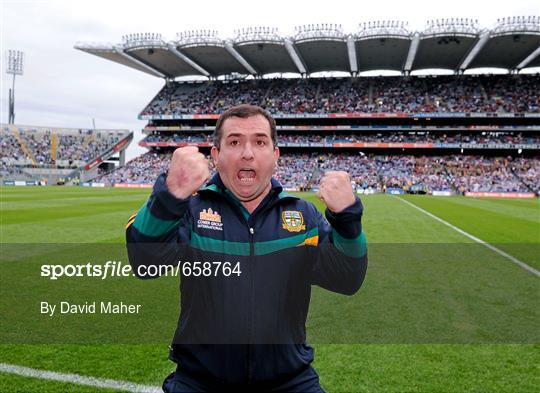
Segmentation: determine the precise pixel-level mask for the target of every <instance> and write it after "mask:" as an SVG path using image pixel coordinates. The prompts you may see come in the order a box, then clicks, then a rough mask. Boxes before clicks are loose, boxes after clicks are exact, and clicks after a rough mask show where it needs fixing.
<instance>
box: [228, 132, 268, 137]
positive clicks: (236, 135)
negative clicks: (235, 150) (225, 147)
mask: <svg viewBox="0 0 540 393" xmlns="http://www.w3.org/2000/svg"><path fill="white" fill-rule="evenodd" d="M254 135H255V136H256V137H258V138H261V137H265V138H270V136H268V134H266V133H264V132H257V133H256V134H254ZM241 136H245V134H241V133H237V132H233V133H230V134H229V135H227V138H235V137H241Z"/></svg>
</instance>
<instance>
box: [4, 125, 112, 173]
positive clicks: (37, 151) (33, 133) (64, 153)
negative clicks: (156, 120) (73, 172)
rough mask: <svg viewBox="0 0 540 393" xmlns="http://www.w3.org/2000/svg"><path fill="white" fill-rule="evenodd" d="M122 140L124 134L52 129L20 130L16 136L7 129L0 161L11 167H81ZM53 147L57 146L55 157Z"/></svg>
mask: <svg viewBox="0 0 540 393" xmlns="http://www.w3.org/2000/svg"><path fill="white" fill-rule="evenodd" d="M120 139H121V135H120V134H118V133H116V132H107V131H97V132H94V131H93V130H86V131H84V130H79V132H78V133H77V132H74V133H53V132H52V131H51V130H49V129H41V130H38V129H35V130H25V131H19V132H18V137H16V136H15V134H14V133H13V131H12V130H10V129H8V128H7V127H6V128H5V129H3V130H2V133H1V135H0V147H1V152H0V160H1V161H2V163H3V164H5V165H8V166H24V165H38V166H49V165H56V166H59V167H78V166H82V165H84V164H86V163H88V162H90V161H91V160H93V159H94V158H96V157H98V156H99V154H101V153H103V152H104V151H106V150H107V149H110V148H111V147H112V146H113V145H114V144H115V143H117V142H119V141H120ZM53 140H55V142H54V143H53ZM21 143H22V144H23V145H24V146H25V148H26V152H27V153H28V154H27V153H26V152H25V150H24V149H23V147H22V146H21ZM53 145H56V154H55V153H54V148H53ZM34 160H35V162H34Z"/></svg>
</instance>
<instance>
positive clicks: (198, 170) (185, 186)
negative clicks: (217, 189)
mask: <svg viewBox="0 0 540 393" xmlns="http://www.w3.org/2000/svg"><path fill="white" fill-rule="evenodd" d="M209 177H210V170H209V169H208V160H207V159H206V157H205V156H204V154H202V153H199V148H197V147H195V146H186V147H180V148H178V149H176V150H175V151H174V153H173V155H172V159H171V166H170V168H169V174H168V175H167V188H168V189H169V192H170V193H171V194H173V195H174V196H175V197H176V198H181V199H186V198H188V197H189V196H190V195H191V194H193V193H194V192H195V191H197V190H198V189H199V187H200V186H202V185H203V184H204V182H205V181H206V180H208V178H209Z"/></svg>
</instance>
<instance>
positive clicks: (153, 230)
mask: <svg viewBox="0 0 540 393" xmlns="http://www.w3.org/2000/svg"><path fill="white" fill-rule="evenodd" d="M165 180H166V174H162V175H160V176H159V177H158V179H157V180H156V183H155V184H154V188H153V191H152V194H151V195H150V198H149V199H148V201H147V202H146V203H145V204H144V205H143V206H142V208H141V209H140V210H139V211H138V212H137V214H136V215H134V216H132V217H131V218H130V219H129V221H128V224H127V226H126V246H127V252H128V258H129V263H130V264H131V267H132V270H133V273H134V274H135V276H137V277H138V278H141V279H146V278H156V277H158V276H159V275H161V274H164V273H165V271H166V270H167V268H168V267H176V266H177V264H178V262H179V260H180V259H179V258H180V257H181V256H182V255H185V253H186V252H187V246H186V245H187V244H189V228H190V218H189V214H188V205H189V199H190V198H187V199H178V198H175V197H174V196H173V195H172V194H171V193H170V192H169V190H168V189H167V185H166V182H165ZM150 266H155V267H156V268H157V269H151V271H152V272H156V271H157V272H159V274H157V275H154V274H148V273H149V270H148V267H150Z"/></svg>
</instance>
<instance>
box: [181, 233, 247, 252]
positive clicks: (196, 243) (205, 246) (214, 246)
mask: <svg viewBox="0 0 540 393" xmlns="http://www.w3.org/2000/svg"><path fill="white" fill-rule="evenodd" d="M191 246H192V247H194V248H197V249H199V250H203V251H208V252H216V253H221V254H228V255H249V243H244V242H230V241H226V240H219V239H212V238H211V237H206V236H201V235H199V234H197V233H195V232H194V231H191Z"/></svg>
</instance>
